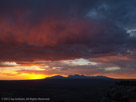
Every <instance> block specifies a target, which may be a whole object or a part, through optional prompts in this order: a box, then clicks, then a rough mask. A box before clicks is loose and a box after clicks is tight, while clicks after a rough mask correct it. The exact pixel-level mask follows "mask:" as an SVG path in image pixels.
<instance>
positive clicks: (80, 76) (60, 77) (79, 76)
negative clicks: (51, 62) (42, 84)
mask: <svg viewBox="0 0 136 102" xmlns="http://www.w3.org/2000/svg"><path fill="white" fill-rule="evenodd" d="M46 79H112V78H109V77H106V76H84V75H79V74H75V75H69V76H68V77H63V76H60V75H56V76H52V77H47V78H46Z"/></svg>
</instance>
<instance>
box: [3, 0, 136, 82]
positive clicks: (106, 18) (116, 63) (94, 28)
mask: <svg viewBox="0 0 136 102" xmlns="http://www.w3.org/2000/svg"><path fill="white" fill-rule="evenodd" d="M73 74H83V75H86V76H97V75H103V76H107V77H112V78H127V79H128V78H130V79H136V0H0V80H25V79H42V78H45V77H49V76H53V75H63V76H68V75H73Z"/></svg>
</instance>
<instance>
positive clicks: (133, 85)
mask: <svg viewBox="0 0 136 102" xmlns="http://www.w3.org/2000/svg"><path fill="white" fill-rule="evenodd" d="M101 102H136V81H134V80H127V81H126V80H122V81H120V82H117V83H115V84H114V85H112V86H111V87H109V89H108V91H107V92H106V94H105V95H104V96H103V98H102V100H101Z"/></svg>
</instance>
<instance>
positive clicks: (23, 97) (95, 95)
mask: <svg viewBox="0 0 136 102" xmlns="http://www.w3.org/2000/svg"><path fill="white" fill-rule="evenodd" d="M115 82H117V80H114V79H44V80H28V81H0V97H1V101H2V100H5V101H4V102H13V101H14V102H37V101H41V102H100V100H101V98H102V97H103V96H104V94H105V92H106V91H108V90H107V89H108V87H109V86H111V85H113V83H115ZM18 100H19V101H18ZM1 101H0V102H1Z"/></svg>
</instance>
